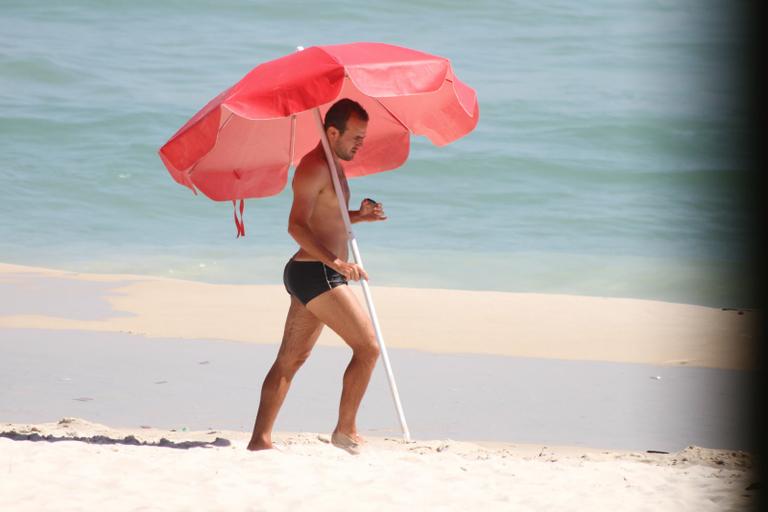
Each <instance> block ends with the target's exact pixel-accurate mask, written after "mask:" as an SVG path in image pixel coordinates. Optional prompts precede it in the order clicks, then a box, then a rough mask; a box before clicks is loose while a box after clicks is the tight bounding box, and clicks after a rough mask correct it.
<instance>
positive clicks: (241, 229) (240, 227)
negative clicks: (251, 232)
mask: <svg viewBox="0 0 768 512" xmlns="http://www.w3.org/2000/svg"><path fill="white" fill-rule="evenodd" d="M232 207H233V208H234V211H235V226H237V238H240V237H241V236H245V222H244V221H243V210H245V201H244V200H243V199H241V200H240V218H239V219H238V218H237V200H235V199H233V200H232Z"/></svg>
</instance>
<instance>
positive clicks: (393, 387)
mask: <svg viewBox="0 0 768 512" xmlns="http://www.w3.org/2000/svg"><path fill="white" fill-rule="evenodd" d="M315 119H316V120H317V127H318V129H319V130H320V140H321V142H322V143H323V149H324V150H325V159H326V160H327V161H328V167H329V168H330V170H331V179H332V180H333V188H334V189H335V190H336V198H337V199H338V200H339V211H340V212H341V218H342V219H344V226H345V227H346V229H347V238H348V239H349V245H350V246H351V247H352V256H353V257H354V259H355V263H357V264H358V265H360V266H361V267H362V266H363V260H362V258H361V257H360V249H358V247H357V240H356V239H355V234H354V233H353V232H352V223H351V222H350V220H349V211H348V210H347V204H346V201H345V200H344V193H343V192H342V190H341V183H339V175H338V173H337V171H336V163H335V161H334V159H333V154H332V153H331V146H330V145H329V144H328V138H327V137H326V135H325V128H324V127H323V119H322V117H321V115H320V109H319V108H316V109H315ZM360 284H361V285H362V287H363V295H364V296H365V302H366V304H367V305H368V312H369V313H370V315H371V322H372V323H373V330H374V332H375V333H376V341H377V342H378V343H379V348H380V349H381V360H382V361H383V362H384V369H385V370H386V372H387V380H388V381H389V390H390V392H391V393H392V400H394V402H395V409H396V410H397V416H398V418H399V419H400V428H402V430H403V438H404V439H405V441H406V442H410V441H411V433H410V432H409V431H408V425H407V424H406V422H405V414H404V413H403V406H402V404H401V403H400V394H399V393H398V392H397V384H396V383H395V376H394V374H393V373H392V366H391V365H390V363H389V355H388V354H387V347H386V346H385V345H384V336H382V334H381V327H380V326H379V318H378V316H377V315H376V307H375V306H374V305H373V297H372V296H371V290H370V288H369V286H368V281H366V280H365V279H361V280H360Z"/></svg>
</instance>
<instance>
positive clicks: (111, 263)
mask: <svg viewBox="0 0 768 512" xmlns="http://www.w3.org/2000/svg"><path fill="white" fill-rule="evenodd" d="M728 6H729V4H728V2H724V1H723V2H714V1H700V0H676V1H671V0H670V1H655V2H654V1H642V2H641V1H635V0H626V1H608V0H586V1H581V2H567V1H546V2H524V1H508V2H503V1H497V2H492V1H478V2H466V1H453V0H442V1H437V0H433V1H420V2H410V1H403V0H400V1H389V2H380V3H376V4H374V3H367V2H353V1H336V2H308V3H303V2H292V1H281V2H273V1H269V2H267V1H250V2H249V1H245V0H225V1H221V2H203V1H197V0H184V1H181V0H178V1H151V2H150V1H144V0H137V1H132V2H119V1H96V0H92V1H88V0H71V1H67V2H57V1H36V2H27V1H9V0H3V1H2V2H0V261H2V262H6V263H17V264H26V265H36V266H45V267H53V268H63V269H69V270H75V271H83V272H118V273H139V274H151V275H159V276H168V277H177V278H183V279H193V280H201V281H207V282H221V283H279V282H280V280H281V276H282V267H283V265H284V263H285V261H286V260H287V259H288V258H289V257H290V255H291V254H292V253H293V252H294V251H295V250H296V245H295V243H294V242H293V240H292V239H291V238H290V236H289V235H288V233H287V232H286V227H287V215H288V211H289V208H290V202H291V194H290V189H286V190H284V191H283V192H282V193H281V194H279V195H278V196H275V197H271V198H266V199H259V200H249V201H247V204H246V211H245V225H246V231H247V235H246V237H245V238H240V239H236V238H235V234H236V230H235V225H234V221H233V217H232V205H231V203H226V202H225V203H216V202H213V201H210V200H209V199H207V198H205V197H204V196H202V195H201V196H194V195H192V193H191V192H190V191H189V190H188V189H186V188H184V187H181V186H179V185H178V184H176V183H175V182H174V181H173V180H172V179H171V178H170V175H169V174H168V172H167V171H166V170H165V168H164V167H163V165H162V163H161V162H160V160H159V158H158V157H157V150H158V148H159V147H160V146H161V145H162V144H163V143H164V142H165V141H166V140H167V139H168V138H169V137H170V136H171V135H172V134H173V133H174V132H175V131H176V130H177V129H178V128H179V127H180V126H181V125H182V124H183V123H184V122H185V121H186V120H187V119H188V118H189V117H191V116H192V115H193V114H194V113H195V112H196V111H197V110H198V109H199V108H200V107H202V106H203V105H204V104H205V103H206V102H207V101H208V100H209V99H211V98H212V97H214V96H215V95H216V94H218V93H219V92H220V91H222V90H224V89H225V88H227V87H229V86H230V85H231V84H233V83H234V82H236V81H237V80H239V79H240V78H241V77H242V76H243V75H244V74H245V73H247V72H248V71H249V70H250V69H251V68H253V67H254V66H256V65H257V64H259V63H261V62H264V61H267V60H271V59H274V58H277V57H280V56H282V55H285V54H288V53H291V52H293V51H295V49H296V46H298V45H302V46H306V47H308V46H312V45H316V44H336V43H346V42H354V41H379V42H387V43H391V44H397V45H402V46H408V47H412V48H416V49H420V50H422V51H426V52H429V53H434V54H438V55H441V56H445V57H448V58H449V59H450V60H451V62H452V64H453V67H454V70H455V72H456V74H457V75H458V76H459V77H460V78H461V79H462V80H463V81H464V82H466V83H467V84H469V85H471V86H472V87H474V88H475V89H476V91H477V94H478V98H479V103H480V122H479V124H478V126H477V128H476V129H475V130H474V132H472V133H471V134H469V135H467V136H466V137H464V138H463V139H461V140H459V141H456V142H455V143H453V144H451V145H449V146H446V147H441V148H438V147H434V146H432V145H431V144H430V143H429V142H428V141H426V140H425V139H421V138H414V139H413V142H412V147H411V154H410V157H409V159H408V161H407V163H406V164H405V165H404V166H402V167H401V168H400V169H397V170H394V171H391V172H386V173H381V174H377V175H373V176H368V177H365V178H360V179H355V180H352V181H351V187H352V201H353V203H354V204H359V201H360V200H361V199H362V198H364V197H373V198H375V199H376V200H378V201H380V202H382V203H383V204H384V207H385V210H386V212H387V214H388V216H389V219H388V220H387V221H386V222H382V223H370V224H363V225H356V226H355V228H356V234H357V238H358V240H359V244H360V247H361V251H362V254H363V258H364V263H365V265H366V267H367V268H368V271H369V273H370V275H371V284H372V285H374V286H375V285H397V286H414V287H434V288H458V289H472V290H503V291H511V292H541V293H568V294H588V295H598V296H615V297H634V298H647V299H657V300H666V301H674V302H686V303H693V304H703V305H710V306H750V305H751V304H749V296H750V295H749V289H750V287H749V285H750V282H749V276H748V275H745V274H744V273H743V272H742V269H743V268H744V264H745V258H746V256H745V255H746V250H745V249H746V248H748V247H749V242H750V233H749V226H750V222H749V219H748V217H747V214H748V212H747V211H746V210H745V208H744V206H743V204H742V203H741V196H740V194H741V191H742V186H743V185H744V180H745V179H746V178H745V177H744V176H745V173H744V172H743V171H744V169H743V166H742V164H741V162H742V161H743V160H742V158H743V156H744V155H743V154H742V149H741V148H742V146H741V145H740V144H739V143H738V142H739V140H740V139H741V138H743V137H744V135H745V124H744V119H745V116H746V115H747V112H744V109H743V106H742V104H741V103H739V101H736V99H737V98H736V97H737V96H738V94H739V91H740V89H739V84H738V82H737V80H735V79H734V76H735V71H734V69H735V68H737V67H738V65H739V60H738V59H739V48H740V46H739V44H740V43H739V39H740V35H741V34H740V32H739V26H738V24H737V23H736V22H735V21H734V16H731V15H730V14H729V10H728ZM735 98H736V99H735ZM353 207H354V206H353Z"/></svg>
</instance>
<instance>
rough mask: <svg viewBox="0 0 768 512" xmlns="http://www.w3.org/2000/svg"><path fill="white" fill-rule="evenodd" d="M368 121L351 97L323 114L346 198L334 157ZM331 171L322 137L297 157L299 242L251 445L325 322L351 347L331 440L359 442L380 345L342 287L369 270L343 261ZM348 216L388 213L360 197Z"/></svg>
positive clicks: (344, 153) (264, 435)
mask: <svg viewBox="0 0 768 512" xmlns="http://www.w3.org/2000/svg"><path fill="white" fill-rule="evenodd" d="M367 125H368V114H367V112H366V111H365V110H364V109H363V107H362V106H360V104H358V103H356V102H354V101H352V100H349V99H342V100H340V101H338V102H336V103H335V104H334V105H333V106H332V107H331V108H330V110H328V113H327V114H326V116H325V125H324V129H325V133H326V135H327V137H328V143H329V145H330V147H331V152H332V153H333V158H334V161H335V163H336V169H337V172H338V176H339V180H340V183H341V188H342V190H343V192H344V196H345V197H344V202H345V203H346V204H347V205H349V186H348V184H347V179H346V176H345V175H344V168H343V166H342V165H341V162H340V160H344V161H350V160H352V159H353V158H354V157H355V153H357V151H358V150H359V149H360V147H361V146H362V145H363V140H364V139H365V132H366V127H367ZM330 172H331V171H330V170H329V165H328V162H327V161H326V156H325V152H324V150H323V147H322V144H318V146H317V147H316V148H315V149H313V150H312V151H310V152H309V153H308V154H307V155H306V156H304V158H302V160H301V162H300V163H299V165H298V167H297V168H296V173H295V174H294V177H293V206H292V207H291V213H290V217H289V219H288V232H289V233H290V234H291V236H292V237H293V238H294V239H295V240H296V242H297V243H298V244H299V247H300V248H299V251H298V252H297V253H296V254H294V255H293V257H292V258H291V259H290V260H289V261H288V264H287V265H286V266H285V271H284V273H283V282H284V283H285V288H286V290H287V291H288V293H289V294H290V296H291V306H290V308H289V310H288V316H287V318H286V320H285V331H284V333H283V341H282V343H281V345H280V350H279V351H278V354H277V359H276V360H275V363H274V364H273V365H272V368H271V369H270V370H269V373H267V376H266V378H265V379H264V384H263V386H262V389H261V403H260V404H259V411H258V413H257V415H256V423H255V425H254V427H253V435H252V436H251V441H250V443H249V444H248V449H249V450H263V449H268V448H272V439H271V434H272V428H273V425H274V423H275V418H277V413H278V411H279V410H280V406H281V405H282V403H283V400H284V399H285V395H286V393H287V392H288V388H289V386H290V384H291V379H292V378H293V376H294V375H295V374H296V371H297V370H298V369H299V367H300V366H301V365H302V363H304V361H305V360H306V359H307V357H309V354H310V352H311V351H312V347H313V346H314V344H315V342H316V341H317V338H318V336H320V331H321V330H322V329H323V326H324V325H327V326H328V327H330V328H331V329H333V330H334V331H335V332H336V334H338V335H339V336H340V337H341V338H342V339H343V340H344V341H345V342H346V343H347V344H348V345H349V346H350V347H351V348H352V360H351V361H350V363H349V366H347V369H346V371H345V372H344V381H343V387H342V392H341V403H340V405H339V419H338V422H337V424H336V427H335V428H334V430H333V434H332V435H331V442H332V443H333V444H334V445H335V446H338V447H340V448H342V449H344V450H347V451H348V452H350V453H358V451H359V445H360V443H361V442H362V438H361V437H360V436H359V435H358V433H357V425H356V423H355V418H356V416H357V410H358V408H359V406H360V402H361V400H362V398H363V394H364V393H365V390H366V388H367V387H368V381H369V380H370V378H371V373H372V372H373V369H374V366H375V365H376V359H377V358H378V356H379V347H378V344H377V342H376V338H375V334H374V331H373V326H372V325H371V321H370V318H369V317H368V315H367V314H366V313H365V311H364V310H363V308H362V307H361V306H360V303H359V302H358V301H357V299H356V298H355V296H354V295H353V294H352V290H351V289H350V288H349V287H348V286H346V285H347V280H349V279H352V280H355V281H358V280H360V279H368V274H366V272H365V270H364V269H363V268H362V267H361V266H359V265H356V264H354V263H349V262H347V256H348V254H347V252H348V245H347V232H346V229H345V227H344V221H343V220H342V217H341V213H340V212H339V203H338V199H337V197H336V192H335V190H334V187H333V181H332V178H331V174H330ZM349 216H350V220H351V221H352V222H353V223H354V222H364V221H379V220H385V219H386V216H385V215H384V211H383V209H382V205H381V204H379V203H376V202H374V201H372V200H369V199H366V200H364V201H363V202H362V204H361V205H360V209H359V210H356V211H350V212H349Z"/></svg>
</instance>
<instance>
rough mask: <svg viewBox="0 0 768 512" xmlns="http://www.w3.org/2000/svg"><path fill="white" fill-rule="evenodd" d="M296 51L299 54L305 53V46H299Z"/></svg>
mask: <svg viewBox="0 0 768 512" xmlns="http://www.w3.org/2000/svg"><path fill="white" fill-rule="evenodd" d="M296 51H297V52H303V51H304V47H303V46H297V47H296Z"/></svg>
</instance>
